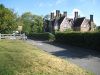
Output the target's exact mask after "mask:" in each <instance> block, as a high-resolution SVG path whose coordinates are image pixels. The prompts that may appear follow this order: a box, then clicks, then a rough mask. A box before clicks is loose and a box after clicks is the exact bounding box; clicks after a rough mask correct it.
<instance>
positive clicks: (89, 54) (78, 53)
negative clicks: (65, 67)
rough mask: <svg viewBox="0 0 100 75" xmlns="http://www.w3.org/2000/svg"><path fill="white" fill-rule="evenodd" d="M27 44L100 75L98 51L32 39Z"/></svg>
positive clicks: (99, 55)
mask: <svg viewBox="0 0 100 75" xmlns="http://www.w3.org/2000/svg"><path fill="white" fill-rule="evenodd" d="M27 42H28V43H30V44H32V45H36V46H37V47H38V48H41V49H42V50H44V51H46V52H49V53H51V54H52V55H55V56H58V57H60V58H63V59H66V60H69V61H70V62H72V63H74V64H77V65H78V66H81V67H82V68H85V69H87V70H89V71H92V72H94V73H95V74H96V75H100V53H98V52H96V51H93V50H89V49H83V48H79V47H74V46H67V45H61V44H54V43H49V42H44V41H35V40H30V39H29V40H27Z"/></svg>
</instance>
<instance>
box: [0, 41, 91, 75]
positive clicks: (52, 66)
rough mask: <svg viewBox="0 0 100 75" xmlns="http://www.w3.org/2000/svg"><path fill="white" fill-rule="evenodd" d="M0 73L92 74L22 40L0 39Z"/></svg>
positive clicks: (35, 74) (24, 74)
mask: <svg viewBox="0 0 100 75" xmlns="http://www.w3.org/2000/svg"><path fill="white" fill-rule="evenodd" d="M0 75H92V74H91V73H90V72H87V71H86V70H84V69H82V68H80V67H78V66H76V65H74V64H72V63H70V62H68V61H65V60H63V59H60V58H57V57H55V56H52V55H49V54H48V53H46V52H44V51H42V50H40V49H38V48H37V47H35V46H32V45H29V44H27V43H26V42H23V41H7V40H6V41H5V40H1V41H0Z"/></svg>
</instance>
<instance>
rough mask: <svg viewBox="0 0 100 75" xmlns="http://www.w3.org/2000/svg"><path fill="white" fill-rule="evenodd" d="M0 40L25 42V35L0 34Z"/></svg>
mask: <svg viewBox="0 0 100 75" xmlns="http://www.w3.org/2000/svg"><path fill="white" fill-rule="evenodd" d="M0 39H11V40H15V39H19V40H20V39H21V40H26V39H27V36H26V35H25V34H0Z"/></svg>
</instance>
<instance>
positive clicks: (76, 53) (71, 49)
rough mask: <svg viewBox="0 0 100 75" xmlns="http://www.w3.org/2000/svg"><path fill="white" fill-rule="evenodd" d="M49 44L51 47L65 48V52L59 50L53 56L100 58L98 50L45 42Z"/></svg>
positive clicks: (53, 52)
mask: <svg viewBox="0 0 100 75" xmlns="http://www.w3.org/2000/svg"><path fill="white" fill-rule="evenodd" d="M43 43H47V44H50V45H54V46H56V47H60V48H63V50H57V51H52V52H51V53H52V55H55V56H60V57H63V58H66V57H67V58H72V59H75V58H80V59H81V58H92V57H99V58H100V52H98V51H96V50H91V49H85V48H80V47H75V46H69V45H64V44H58V43H54V42H43Z"/></svg>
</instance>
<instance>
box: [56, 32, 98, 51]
mask: <svg viewBox="0 0 100 75" xmlns="http://www.w3.org/2000/svg"><path fill="white" fill-rule="evenodd" d="M55 41H56V42H60V43H64V44H70V45H75V46H80V47H85V48H91V49H97V50H100V47H99V46H100V33H99V32H97V33H79V32H78V33H75V32H73V33H56V34H55Z"/></svg>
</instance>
